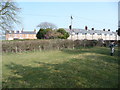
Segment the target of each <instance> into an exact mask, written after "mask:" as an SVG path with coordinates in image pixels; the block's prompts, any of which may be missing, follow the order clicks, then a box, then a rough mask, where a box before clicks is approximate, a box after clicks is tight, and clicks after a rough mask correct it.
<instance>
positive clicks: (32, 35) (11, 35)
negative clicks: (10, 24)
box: [6, 30, 37, 40]
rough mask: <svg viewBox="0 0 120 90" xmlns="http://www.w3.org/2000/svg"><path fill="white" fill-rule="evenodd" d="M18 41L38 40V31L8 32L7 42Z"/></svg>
mask: <svg viewBox="0 0 120 90" xmlns="http://www.w3.org/2000/svg"><path fill="white" fill-rule="evenodd" d="M16 39H37V37H36V30H34V31H23V30H21V31H7V32H6V40H16Z"/></svg>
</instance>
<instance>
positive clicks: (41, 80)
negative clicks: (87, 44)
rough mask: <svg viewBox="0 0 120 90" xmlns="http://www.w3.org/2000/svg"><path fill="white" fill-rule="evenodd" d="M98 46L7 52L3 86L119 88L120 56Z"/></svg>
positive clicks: (4, 59)
mask: <svg viewBox="0 0 120 90" xmlns="http://www.w3.org/2000/svg"><path fill="white" fill-rule="evenodd" d="M109 52H110V51H109V48H105V47H94V48H84V49H83V48H81V49H74V50H72V49H66V50H61V51H58V50H56V51H55V50H54V51H42V52H26V53H18V54H10V53H9V54H3V57H2V58H3V66H2V70H3V88H115V87H117V86H118V57H117V51H116V52H115V56H110V55H109Z"/></svg>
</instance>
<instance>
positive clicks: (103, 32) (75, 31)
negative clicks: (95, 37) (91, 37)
mask: <svg viewBox="0 0 120 90" xmlns="http://www.w3.org/2000/svg"><path fill="white" fill-rule="evenodd" d="M65 30H66V31H67V32H68V33H71V32H74V33H82V34H85V33H89V34H95V33H97V34H117V33H116V32H111V31H103V30H89V29H88V30H85V29H72V30H70V29H65Z"/></svg>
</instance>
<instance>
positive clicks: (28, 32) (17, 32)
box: [9, 31, 36, 34]
mask: <svg viewBox="0 0 120 90" xmlns="http://www.w3.org/2000/svg"><path fill="white" fill-rule="evenodd" d="M9 34H13V33H10V32H9ZM14 34H36V32H34V31H22V32H19V31H16V32H14Z"/></svg>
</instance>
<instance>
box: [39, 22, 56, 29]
mask: <svg viewBox="0 0 120 90" xmlns="http://www.w3.org/2000/svg"><path fill="white" fill-rule="evenodd" d="M37 27H40V28H42V29H47V28H50V29H56V28H57V26H56V25H55V24H53V23H49V22H42V23H40V24H39V25H38V26H37Z"/></svg>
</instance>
